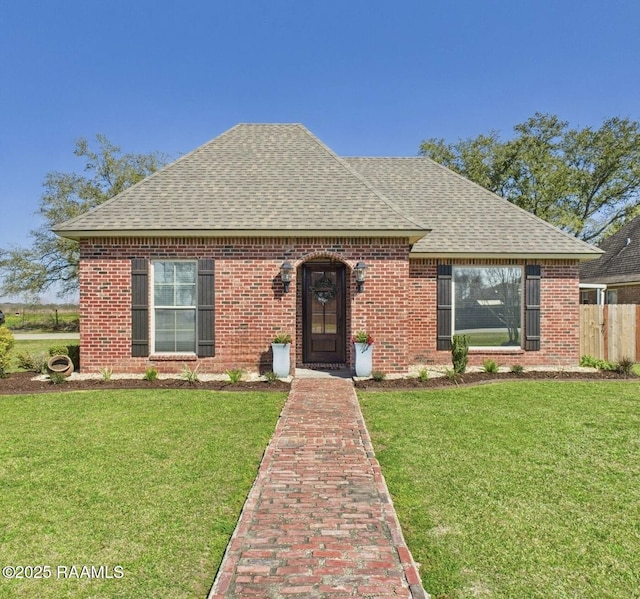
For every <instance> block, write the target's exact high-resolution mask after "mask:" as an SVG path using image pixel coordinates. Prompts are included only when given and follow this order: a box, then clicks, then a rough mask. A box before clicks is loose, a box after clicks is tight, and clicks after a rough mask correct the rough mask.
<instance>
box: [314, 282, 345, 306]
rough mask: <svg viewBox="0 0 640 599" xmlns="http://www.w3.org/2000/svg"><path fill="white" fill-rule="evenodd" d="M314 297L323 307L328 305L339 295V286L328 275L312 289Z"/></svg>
mask: <svg viewBox="0 0 640 599" xmlns="http://www.w3.org/2000/svg"><path fill="white" fill-rule="evenodd" d="M311 292H312V293H313V297H315V298H316V300H318V301H319V302H320V303H321V304H322V305H325V304H328V303H329V302H330V301H331V300H332V299H333V298H334V297H335V296H336V294H337V293H338V286H337V285H336V284H335V283H334V282H333V281H332V280H331V279H330V278H329V277H327V276H326V275H323V276H322V277H320V278H319V279H318V280H317V281H316V284H315V285H314V286H313V287H312V288H311Z"/></svg>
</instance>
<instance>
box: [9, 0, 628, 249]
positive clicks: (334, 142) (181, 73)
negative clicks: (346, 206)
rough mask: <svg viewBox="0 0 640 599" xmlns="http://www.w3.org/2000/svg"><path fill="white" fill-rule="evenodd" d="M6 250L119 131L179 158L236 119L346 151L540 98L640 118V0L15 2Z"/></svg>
mask: <svg viewBox="0 0 640 599" xmlns="http://www.w3.org/2000/svg"><path fill="white" fill-rule="evenodd" d="M0 57H1V58H0V82H1V83H0V247H3V248H6V247H9V246H11V245H25V244H27V245H28V244H29V239H28V232H29V231H30V230H31V229H33V228H35V227H37V226H38V225H39V224H40V223H39V221H38V219H37V217H36V216H34V212H35V211H36V210H37V207H38V200H39V197H40V194H41V192H42V182H43V180H44V176H45V174H46V173H47V172H50V171H61V172H71V171H78V170H81V169H82V166H83V165H82V163H81V161H80V160H79V159H78V158H76V157H74V156H73V147H74V141H75V140H76V139H77V138H79V137H87V138H92V137H94V136H95V134H96V133H103V134H105V135H106V136H107V137H108V138H109V139H110V140H111V141H112V142H114V143H116V144H118V145H120V146H121V147H122V149H123V150H124V151H127V152H144V153H146V152H150V151H154V150H158V151H161V152H165V153H166V154H168V155H169V156H170V157H172V158H177V157H178V156H179V155H180V154H183V153H185V152H189V151H191V150H192V149H194V148H195V147H197V146H199V145H201V144H202V143H204V142H206V141H208V140H210V139H212V138H214V137H216V136H217V135H219V134H220V133H222V132H223V131H225V130H227V129H229V128H230V127H232V126H233V125H235V124H236V123H238V122H302V123H303V124H304V125H305V126H307V127H308V128H309V129H310V130H311V131H312V132H313V133H314V134H316V135H317V136H318V137H320V139H322V141H324V142H325V143H326V144H327V145H328V146H329V147H331V148H332V149H333V150H335V151H336V152H337V153H338V154H341V155H388V156H410V155H415V153H416V152H417V150H418V146H419V144H420V141H421V140H422V139H425V138H427V137H443V138H445V139H447V140H449V141H455V140H457V139H459V138H466V137H472V136H476V135H478V134H480V133H485V132H488V131H489V130H492V129H495V130H498V131H501V132H502V134H503V135H504V136H505V137H508V136H509V135H510V133H511V130H512V127H513V125H515V124H517V123H520V122H522V121H524V120H525V119H527V118H528V117H529V116H531V115H533V113H535V112H536V111H539V112H549V113H554V114H557V115H559V116H560V117H561V118H562V119H564V120H567V121H569V122H570V124H571V125H574V126H594V127H597V126H599V125H600V124H601V123H602V121H603V120H604V119H605V118H607V117H611V116H623V117H629V118H632V119H634V120H640V76H639V75H640V72H639V71H640V2H638V1H637V0H599V1H594V0H459V1H456V0H438V1H436V0H387V1H381V0H366V1H364V0H321V1H320V0H269V1H261V0H182V1H178V0H174V1H168V0H56V1H51V0H20V1H11V0H0Z"/></svg>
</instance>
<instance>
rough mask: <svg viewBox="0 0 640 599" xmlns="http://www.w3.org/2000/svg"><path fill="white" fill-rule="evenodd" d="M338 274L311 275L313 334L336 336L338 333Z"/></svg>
mask: <svg viewBox="0 0 640 599" xmlns="http://www.w3.org/2000/svg"><path fill="white" fill-rule="evenodd" d="M337 291H338V286H337V273H336V272H314V273H312V275H311V295H312V302H313V305H312V308H311V332H312V333H315V334H319V335H323V334H324V335H335V334H337V332H338V325H337V323H338V314H337V309H338V302H337V300H336V294H337Z"/></svg>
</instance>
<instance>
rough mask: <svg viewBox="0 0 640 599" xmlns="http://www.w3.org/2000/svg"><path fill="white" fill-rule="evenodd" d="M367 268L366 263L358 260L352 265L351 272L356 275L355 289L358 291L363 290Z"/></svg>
mask: <svg viewBox="0 0 640 599" xmlns="http://www.w3.org/2000/svg"><path fill="white" fill-rule="evenodd" d="M366 270H367V265H366V264H365V263H364V262H362V261H360V262H358V264H356V265H355V266H354V267H353V272H354V273H355V275H356V291H357V292H358V293H360V292H361V291H364V279H365V271H366Z"/></svg>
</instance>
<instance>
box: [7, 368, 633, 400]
mask: <svg viewBox="0 0 640 599" xmlns="http://www.w3.org/2000/svg"><path fill="white" fill-rule="evenodd" d="M33 377H34V373H33V372H16V373H13V374H11V375H10V376H9V377H8V378H5V379H2V378H0V395H14V394H30V393H51V392H61V391H87V390H88V391H95V390H98V389H202V390H207V391H280V392H285V393H286V392H288V391H289V389H290V388H291V384H290V383H287V382H284V381H274V382H273V383H267V382H265V381H245V382H242V381H241V382H238V383H231V382H229V381H200V382H197V383H195V384H191V383H189V382H188V381H185V380H184V379H157V380H155V381H145V380H144V379H143V378H138V379H112V380H110V381H104V380H102V379H88V380H74V381H72V380H65V381H64V382H63V383H60V384H58V385H54V384H52V383H51V382H49V381H38V380H32V379H33ZM508 380H517V381H527V380H546V381H610V380H614V381H624V380H635V381H638V380H640V379H639V378H638V377H637V376H636V375H635V374H631V375H629V376H626V377H625V376H623V375H621V374H618V373H617V372H612V371H606V370H596V371H593V372H572V371H548V372H539V371H528V372H527V371H525V372H523V373H522V374H519V375H517V374H514V373H511V372H504V373H498V374H496V373H489V372H468V373H466V374H463V375H462V376H461V377H459V378H458V379H457V380H451V379H448V378H447V377H432V378H430V379H429V380H428V381H425V382H422V381H420V380H418V379H415V378H410V379H407V378H404V379H385V380H383V381H374V380H372V379H367V380H359V381H355V383H354V385H355V387H356V389H361V390H363V391H376V390H380V391H386V390H389V391H393V390H411V389H437V388H441V387H452V386H456V385H457V386H461V385H482V384H487V383H496V382H500V381H508Z"/></svg>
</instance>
